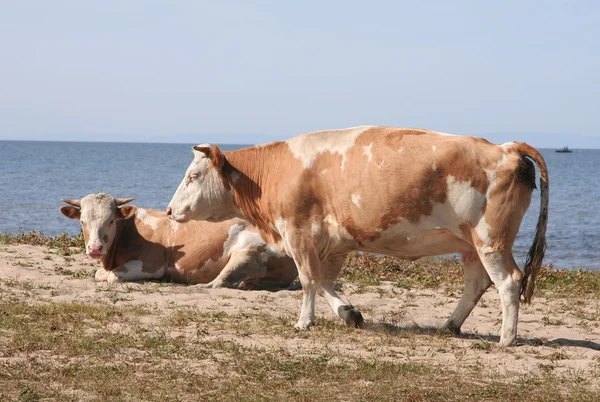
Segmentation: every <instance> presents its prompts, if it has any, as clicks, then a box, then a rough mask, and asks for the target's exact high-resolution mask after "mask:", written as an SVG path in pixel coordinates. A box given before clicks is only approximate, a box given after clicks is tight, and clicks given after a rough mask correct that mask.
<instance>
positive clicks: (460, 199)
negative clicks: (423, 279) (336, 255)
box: [375, 176, 486, 257]
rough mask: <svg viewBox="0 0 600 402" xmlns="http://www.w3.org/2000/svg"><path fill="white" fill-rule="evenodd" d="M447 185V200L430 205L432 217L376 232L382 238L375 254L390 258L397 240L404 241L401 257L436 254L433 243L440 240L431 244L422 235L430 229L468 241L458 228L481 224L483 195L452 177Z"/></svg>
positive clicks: (395, 250)
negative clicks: (444, 231) (385, 255)
mask: <svg viewBox="0 0 600 402" xmlns="http://www.w3.org/2000/svg"><path fill="white" fill-rule="evenodd" d="M446 184H447V190H446V191H447V193H446V194H447V197H446V201H445V202H443V203H438V204H435V205H433V210H432V212H431V215H428V216H422V217H421V218H420V219H419V221H418V222H417V223H414V222H411V221H409V220H401V221H400V222H398V223H396V224H395V225H392V226H390V227H388V228H386V229H385V230H382V229H381V228H379V230H377V229H376V230H377V231H378V232H380V233H381V238H380V239H379V240H376V242H378V243H379V244H378V245H377V247H379V250H375V251H376V252H386V253H389V254H391V255H393V254H394V252H397V251H398V249H397V244H398V242H399V240H400V239H404V241H405V242H406V243H407V244H406V245H405V246H404V247H405V249H404V250H403V251H402V252H403V253H405V254H404V256H406V257H415V256H416V257H419V256H422V255H436V252H437V247H438V246H439V244H438V243H435V241H439V238H438V240H433V242H431V243H430V239H429V238H427V237H426V236H424V233H426V232H428V231H432V230H446V231H448V232H451V233H453V234H454V235H455V236H456V237H459V238H462V239H465V241H468V238H465V234H464V233H462V230H461V229H460V226H461V225H462V224H465V223H471V224H477V222H480V221H481V219H482V216H483V207H484V205H485V203H486V197H485V194H482V193H480V192H479V191H477V190H476V189H475V188H474V187H473V186H472V185H471V182H470V181H457V180H456V178H455V177H454V176H448V177H447V180H446ZM399 218H401V217H399ZM413 253H414V254H413Z"/></svg>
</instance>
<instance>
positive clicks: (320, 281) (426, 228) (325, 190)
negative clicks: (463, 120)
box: [167, 127, 548, 345]
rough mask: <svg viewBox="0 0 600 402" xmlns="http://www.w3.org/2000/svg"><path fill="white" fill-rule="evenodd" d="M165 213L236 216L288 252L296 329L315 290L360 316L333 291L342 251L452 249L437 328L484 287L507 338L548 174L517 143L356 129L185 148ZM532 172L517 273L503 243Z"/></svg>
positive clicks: (538, 256)
mask: <svg viewBox="0 0 600 402" xmlns="http://www.w3.org/2000/svg"><path fill="white" fill-rule="evenodd" d="M194 149H195V154H194V160H193V162H192V163H191V165H190V166H189V168H188V170H187V172H186V174H185V177H184V178H183V181H182V182H181V184H180V185H179V187H178V189H177V191H176V192H175V194H174V195H173V199H172V200H171V202H170V204H169V207H168V209H167V213H168V214H169V215H170V216H171V218H172V219H173V220H175V221H178V222H185V221H189V220H192V219H194V220H210V221H221V220H224V219H230V218H232V217H241V218H244V219H247V220H248V221H250V222H252V223H253V224H254V225H256V226H257V227H258V228H259V229H260V233H261V235H262V236H263V238H264V239H266V240H267V241H268V242H269V243H270V244H275V245H278V246H279V247H280V249H282V250H285V252H286V253H287V254H288V255H289V256H291V257H293V258H294V261H295V262H296V265H297V267H298V272H299V277H300V281H301V283H302V287H303V290H304V299H303V304H302V310H301V313H300V318H299V320H298V323H297V324H296V326H297V327H298V328H307V327H308V326H309V325H311V324H312V323H313V322H314V305H315V296H316V294H317V293H319V294H320V295H322V296H324V297H325V299H326V300H327V302H328V303H329V305H330V306H331V307H332V309H333V311H334V312H335V313H336V314H338V315H339V316H340V317H341V318H342V319H344V320H345V321H346V323H347V324H348V325H351V326H358V327H360V326H361V325H362V321H363V319H362V315H361V314H360V312H358V311H357V310H356V309H354V308H353V307H352V306H350V305H348V304H346V303H344V302H343V301H342V300H341V299H340V298H339V297H338V295H337V294H336V292H335V291H334V289H333V282H334V280H335V279H336V277H337V276H338V273H339V272H340V269H341V267H342V264H343V262H344V259H345V258H346V255H347V254H348V252H350V251H351V250H360V251H365V252H373V253H380V254H387V255H392V256H395V257H399V258H403V259H409V260H414V259H418V258H421V257H424V256H433V255H441V254H448V253H461V254H462V261H463V263H464V270H465V290H464V294H463V296H462V298H461V299H460V301H459V303H458V306H457V307H456V309H455V310H454V312H453V313H452V315H451V316H450V318H449V319H448V321H447V322H446V323H445V325H444V329H446V330H450V331H453V332H454V333H458V332H460V327H461V326H462V324H463V322H464V321H465V319H466V318H467V316H468V315H469V314H470V312H471V311H472V310H473V308H474V307H475V305H476V304H477V302H478V301H479V299H480V297H481V296H482V295H483V293H484V292H485V291H486V289H487V288H488V287H489V286H490V285H491V284H492V283H494V285H495V286H496V288H497V289H498V292H499V293H500V300H501V304H502V330H501V335H500V343H501V344H502V345H509V344H511V343H513V342H514V340H515V339H516V334H517V318H518V311H519V295H521V296H522V297H523V301H525V302H530V301H531V298H532V295H533V289H534V281H535V277H536V275H537V272H538V270H539V268H540V266H541V263H542V259H543V256H544V251H545V244H546V243H545V233H546V224H547V218H548V171H547V169H546V163H545V162H544V159H543V158H542V156H541V155H540V153H539V152H538V151H537V150H536V149H534V148H532V147H530V146H529V145H527V144H525V143H518V142H510V143H506V144H502V145H495V144H491V143H489V142H488V141H486V140H484V139H481V138H475V137H465V136H455V135H447V134H441V133H437V132H432V131H427V130H420V129H398V128H390V127H356V128H349V129H345V130H336V131H320V132H315V133H310V134H305V135H301V136H298V137H295V138H292V139H290V140H288V141H285V142H275V143H271V144H268V145H264V146H255V147H252V148H247V149H241V150H237V151H233V152H227V153H222V152H221V151H220V150H219V148H218V147H216V146H213V147H212V148H211V147H208V146H196V147H194ZM528 158H530V159H532V160H533V161H535V163H536V164H537V165H538V168H539V170H540V176H541V177H540V185H541V208H540V214H539V218H538V223H537V228H536V233H535V239H534V241H533V245H532V246H531V249H530V250H529V254H528V257H527V262H526V264H525V268H524V271H523V272H522V271H521V270H520V269H519V267H518V266H517V264H516V262H515V260H514V258H513V255H512V246H513V243H514V240H515V237H516V236H517V232H518V230H519V226H520V224H521V220H522V218H523V215H524V214H525V211H526V210H527V208H528V206H529V203H530V201H531V194H532V192H533V189H534V188H535V168H534V166H533V163H531V161H530V160H529V159H528Z"/></svg>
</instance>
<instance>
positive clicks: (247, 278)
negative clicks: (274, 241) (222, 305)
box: [60, 194, 297, 288]
mask: <svg viewBox="0 0 600 402" xmlns="http://www.w3.org/2000/svg"><path fill="white" fill-rule="evenodd" d="M132 200H133V198H113V197H112V196H110V195H107V194H90V195H88V196H87V197H84V198H82V199H81V200H65V199H63V201H64V202H66V203H67V204H70V205H71V206H63V207H62V208H61V209H60V212H61V213H62V214H63V215H65V216H66V217H68V218H71V219H77V220H79V221H80V222H81V227H82V228H83V236H84V238H85V244H86V253H87V254H88V255H89V256H90V257H91V258H94V259H99V260H101V262H102V268H100V269H99V270H98V271H97V272H96V280H98V281H104V280H106V281H108V282H109V283H112V282H124V281H139V280H147V279H162V278H165V279H169V280H172V281H175V282H181V283H188V284H204V285H203V286H202V287H207V288H217V287H223V286H224V287H246V288H276V287H279V288H281V287H285V286H288V285H289V284H290V283H291V282H292V281H294V279H295V278H296V276H297V269H296V266H295V264H294V261H293V260H292V259H291V258H289V257H287V256H286V255H285V254H282V253H280V252H278V251H275V250H273V249H272V248H271V247H269V246H267V244H266V243H265V242H264V241H263V240H262V239H261V238H260V236H259V235H258V233H257V232H256V230H255V229H253V228H252V227H251V226H250V225H249V224H248V223H247V222H244V221H242V220H239V219H233V220H228V221H224V222H220V223H208V222H189V223H185V224H179V223H177V222H174V221H172V220H170V219H168V217H167V215H166V214H165V213H164V212H162V211H156V210H152V209H143V208H136V207H135V206H132V205H125V206H122V205H123V204H126V203H128V202H130V201H132Z"/></svg>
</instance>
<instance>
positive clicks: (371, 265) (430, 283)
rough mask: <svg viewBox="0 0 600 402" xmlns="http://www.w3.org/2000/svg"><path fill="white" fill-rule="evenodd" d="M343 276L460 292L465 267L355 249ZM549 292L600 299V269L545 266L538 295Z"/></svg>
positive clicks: (447, 260)
mask: <svg viewBox="0 0 600 402" xmlns="http://www.w3.org/2000/svg"><path fill="white" fill-rule="evenodd" d="M340 277H341V278H343V279H345V280H347V281H349V282H352V283H354V284H356V285H357V286H358V289H359V291H361V290H363V291H364V289H365V288H366V287H368V286H378V285H380V284H381V283H382V282H383V281H387V282H391V283H393V284H394V285H395V286H397V287H400V288H405V289H423V288H426V289H438V290H439V289H443V290H445V291H446V292H460V291H462V289H463V267H462V264H461V262H460V261H459V260H457V259H456V258H444V259H433V258H423V259H420V260H417V261H404V260H400V259H398V258H394V257H387V256H376V255H370V254H358V253H351V254H350V255H349V256H348V259H347V260H346V264H345V265H344V269H343V270H342V274H341V275H340ZM546 292H550V293H552V294H553V295H554V296H560V297H565V298H569V297H570V296H577V297H582V296H587V297H592V298H596V299H600V272H599V271H587V270H578V271H567V270H564V269H561V270H556V269H552V268H548V267H545V266H544V267H542V269H541V270H540V272H539V275H538V277H537V279H536V295H538V296H541V295H544V294H545V293H546Z"/></svg>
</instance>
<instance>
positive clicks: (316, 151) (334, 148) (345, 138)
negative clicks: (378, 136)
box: [286, 126, 371, 169]
mask: <svg viewBox="0 0 600 402" xmlns="http://www.w3.org/2000/svg"><path fill="white" fill-rule="evenodd" d="M370 128H371V126H362V127H353V128H347V129H342V130H332V131H317V132H314V133H308V134H304V135H300V136H298V137H294V138H292V139H289V140H287V141H286V143H287V144H288V146H289V147H290V151H291V152H292V154H293V155H294V157H295V158H296V159H299V160H301V161H302V165H303V166H304V168H310V167H312V165H313V162H314V161H315V159H316V157H317V156H318V155H320V154H322V153H325V152H329V153H331V154H336V153H337V154H339V155H342V165H341V167H342V169H344V164H345V163H346V151H347V150H348V149H350V148H352V147H353V146H354V144H355V143H356V139H357V138H358V136H359V135H361V134H362V133H364V132H365V131H367V130H369V129H370Z"/></svg>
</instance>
